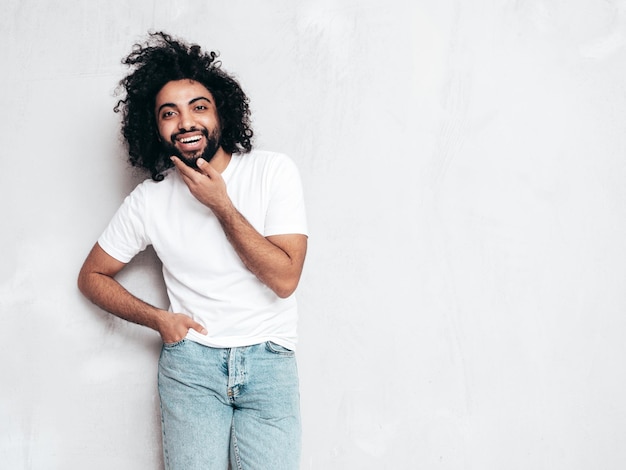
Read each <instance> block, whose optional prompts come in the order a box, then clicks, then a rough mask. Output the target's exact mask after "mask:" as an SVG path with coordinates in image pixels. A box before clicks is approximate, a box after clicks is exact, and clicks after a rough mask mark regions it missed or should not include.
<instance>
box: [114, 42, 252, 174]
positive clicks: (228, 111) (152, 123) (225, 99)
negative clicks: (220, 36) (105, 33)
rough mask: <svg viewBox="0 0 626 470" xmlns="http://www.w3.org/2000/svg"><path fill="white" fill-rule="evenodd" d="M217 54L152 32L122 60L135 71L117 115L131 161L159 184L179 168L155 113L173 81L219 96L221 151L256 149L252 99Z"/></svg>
mask: <svg viewBox="0 0 626 470" xmlns="http://www.w3.org/2000/svg"><path fill="white" fill-rule="evenodd" d="M217 56H218V53H216V52H203V51H202V49H201V48H200V46H198V45H197V44H187V43H185V42H183V41H181V40H179V39H173V38H172V37H171V36H169V35H168V34H166V33H164V32H154V33H149V37H148V40H147V41H146V43H145V44H143V45H142V44H135V45H134V46H133V50H132V52H131V53H130V54H129V55H128V56H127V57H125V58H124V59H122V63H123V64H125V65H127V66H129V67H131V68H133V69H134V70H133V71H132V72H131V73H130V74H129V75H128V76H126V77H125V78H123V79H122V80H120V82H119V88H118V92H125V95H126V96H125V97H124V98H123V99H120V100H119V101H118V102H117V104H116V106H115V108H114V111H115V112H116V113H117V112H121V113H122V135H123V137H124V139H125V141H126V144H127V147H128V155H129V156H128V161H129V162H130V164H131V165H132V166H135V167H140V168H143V169H146V170H148V171H149V172H150V174H151V176H152V179H153V180H155V181H161V180H162V179H163V178H164V176H163V172H164V171H165V170H167V169H168V168H171V167H172V166H173V164H172V162H171V161H170V158H169V155H168V154H166V153H164V152H163V148H162V145H161V143H160V142H159V138H158V130H157V126H156V117H155V114H154V103H155V98H156V95H157V94H158V92H159V91H160V90H161V88H163V86H164V85H165V84H167V83H168V82H170V81H174V80H182V79H191V80H194V81H197V82H199V83H201V84H202V85H204V87H206V88H207V89H208V90H209V91H210V92H211V93H212V94H213V98H215V104H216V107H217V112H218V115H219V118H220V122H221V125H222V137H221V140H220V145H221V147H222V148H223V149H224V150H225V151H226V152H228V153H247V152H250V150H252V136H253V132H252V127H251V124H250V107H249V100H248V97H247V96H246V94H245V93H244V92H243V90H242V89H241V86H240V85H239V83H238V82H237V81H236V80H235V79H234V78H233V77H232V76H230V75H229V74H227V73H226V72H224V71H223V70H222V69H221V65H222V64H221V62H220V61H218V60H216V58H217ZM120 88H122V89H123V91H122V90H120Z"/></svg>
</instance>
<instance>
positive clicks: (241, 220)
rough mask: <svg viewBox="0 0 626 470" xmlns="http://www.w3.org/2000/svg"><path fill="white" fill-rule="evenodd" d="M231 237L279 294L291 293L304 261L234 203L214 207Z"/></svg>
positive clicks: (257, 273) (258, 274)
mask: <svg viewBox="0 0 626 470" xmlns="http://www.w3.org/2000/svg"><path fill="white" fill-rule="evenodd" d="M214 214H215V215H216V217H217V219H218V220H219V222H220V224H221V226H222V228H223V230H224V233H225V234H226V237H227V238H228V241H229V242H230V243H231V245H232V246H233V248H234V249H235V251H236V252H237V254H238V256H239V258H240V259H241V261H242V262H243V263H244V265H245V266H246V267H247V268H248V269H249V270H250V271H251V272H252V273H253V274H254V275H255V276H256V277H257V278H258V279H259V280H260V281H261V282H262V283H264V284H265V285H267V286H268V287H269V288H270V289H272V290H273V291H274V292H275V293H276V294H277V295H278V296H279V297H288V296H289V295H291V293H292V292H293V291H294V290H295V288H296V286H297V285H298V281H299V279H300V273H301V270H302V263H301V261H300V260H297V259H294V258H293V257H292V256H290V255H289V253H288V252H287V251H285V250H284V249H282V248H281V247H280V246H277V245H276V244H275V243H272V242H271V241H270V240H268V239H267V238H265V237H264V236H263V235H261V234H260V233H259V232H258V231H257V230H256V229H255V228H254V227H253V226H252V225H251V224H250V223H249V222H248V221H247V220H246V218H245V217H244V216H243V215H242V214H241V213H240V212H239V211H238V210H237V209H236V208H235V207H234V206H233V205H232V203H230V204H227V205H225V206H224V207H222V208H220V209H214Z"/></svg>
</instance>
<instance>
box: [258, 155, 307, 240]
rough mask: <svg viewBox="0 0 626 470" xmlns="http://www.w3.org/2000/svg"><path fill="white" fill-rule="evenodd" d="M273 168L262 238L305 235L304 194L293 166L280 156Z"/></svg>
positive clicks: (289, 161)
mask: <svg viewBox="0 0 626 470" xmlns="http://www.w3.org/2000/svg"><path fill="white" fill-rule="evenodd" d="M274 163H275V164H274V166H273V169H272V170H273V174H272V178H271V181H272V185H271V192H270V200H269V205H268V208H267V212H266V216H265V230H264V232H265V233H264V235H265V236H269V235H286V234H292V233H298V234H303V235H308V226H307V220H306V210H305V204H304V194H303V190H302V181H301V179H300V173H299V172H298V168H297V167H296V165H295V163H294V162H293V161H292V160H291V159H290V158H288V157H287V156H285V155H280V157H279V158H277V159H276V161H275V162H274Z"/></svg>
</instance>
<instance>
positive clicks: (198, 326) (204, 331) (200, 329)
mask: <svg viewBox="0 0 626 470" xmlns="http://www.w3.org/2000/svg"><path fill="white" fill-rule="evenodd" d="M191 327H192V328H193V329H194V330H196V331H197V332H198V333H200V334H203V335H206V334H209V332H208V331H207V329H206V328H205V327H203V326H202V325H201V324H200V323H195V322H194V324H193V325H192V326H191Z"/></svg>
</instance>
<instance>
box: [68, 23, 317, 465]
mask: <svg viewBox="0 0 626 470" xmlns="http://www.w3.org/2000/svg"><path fill="white" fill-rule="evenodd" d="M123 62H124V63H125V64H127V65H129V66H131V67H132V68H133V70H132V71H131V72H130V73H129V75H128V76H127V77H125V78H124V79H123V80H122V81H121V82H120V85H121V87H122V89H123V90H124V91H125V97H124V99H122V100H120V101H119V102H118V104H117V106H116V109H115V111H116V112H117V111H121V112H122V116H123V126H122V133H123V135H124V137H125V140H126V143H127V144H128V150H129V155H130V156H129V160H130V162H131V163H132V164H133V165H134V166H138V167H141V168H144V169H146V170H148V171H149V172H150V174H151V177H152V178H151V179H147V180H146V181H144V182H143V183H141V184H139V185H138V186H137V188H135V190H134V191H133V192H132V193H131V194H130V195H129V196H128V197H127V198H126V200H125V201H124V203H123V204H122V206H121V207H120V208H119V210H118V211H117V213H116V214H115V216H114V217H113V219H112V220H111V222H110V224H109V225H108V227H107V228H106V229H105V231H104V233H103V234H102V235H101V236H100V238H99V239H98V241H97V243H96V244H95V246H94V247H93V249H92V250H91V252H90V253H89V255H88V257H87V259H86V260H85V263H84V265H83V267H82V269H81V272H80V274H79V278H78V285H79V288H80V290H81V292H83V294H84V295H85V296H86V297H87V298H89V299H90V300H91V301H92V302H94V303H95V304H97V305H98V306H100V307H102V308H103V309H105V310H107V311H109V312H111V313H112V314H114V315H116V316H118V317H121V318H123V319H125V320H128V321H131V322H134V323H138V324H140V325H145V326H147V327H150V328H152V329H154V330H156V331H157V332H158V333H159V334H160V335H161V339H162V341H163V348H162V352H161V356H160V359H159V373H158V381H159V394H160V398H161V413H162V430H163V449H164V458H165V467H166V468H167V469H180V470H193V469H203V470H206V469H220V470H225V469H226V468H227V467H228V465H229V464H230V466H231V467H232V468H233V469H250V470H262V469H271V470H278V469H290V470H292V469H296V468H298V465H299V455H300V415H299V392H298V377H297V368H296V362H295V356H294V348H295V344H296V321H297V310H296V302H295V299H294V297H293V296H292V293H293V292H294V290H295V288H296V286H297V284H298V281H299V279H300V274H301V272H302V266H303V263H304V258H305V253H306V247H307V227H306V219H305V213H304V203H303V198H302V189H301V184H300V179H299V175H298V172H297V170H296V168H295V166H294V164H293V163H292V161H291V160H290V159H289V158H287V157H286V156H284V155H282V154H276V153H271V152H262V151H257V150H252V145H251V138H252V135H253V133H252V130H251V128H250V120H249V114H250V112H249V107H248V98H247V97H246V95H245V94H244V92H243V91H242V90H241V88H240V86H239V84H238V83H237V82H236V80H234V79H233V78H232V77H231V76H229V75H228V74H226V73H225V72H224V71H222V70H221V68H220V65H221V64H220V62H218V61H216V54H215V53H213V52H211V53H205V52H203V51H202V50H201V48H200V47H199V46H197V45H188V44H186V43H184V42H182V41H179V40H175V39H173V38H171V37H170V36H168V35H166V34H164V33H154V34H151V35H150V38H149V39H148V41H147V42H146V43H145V44H143V45H136V46H135V48H134V49H133V51H132V52H131V53H130V55H128V57H126V58H125V59H124V61H123ZM150 244H151V245H152V246H153V247H154V250H155V252H156V253H157V255H158V256H159V258H160V260H161V261H162V264H163V275H164V280H165V284H166V287H167V292H168V296H169V300H170V303H171V305H170V308H169V310H168V311H165V310H162V309H159V308H156V307H154V306H152V305H149V304H147V303H146V302H144V301H142V300H140V299H138V298H137V297H135V296H134V295H132V294H131V293H130V292H128V291H127V290H126V289H125V288H124V287H122V286H121V285H120V284H119V283H118V282H117V281H116V280H115V276H116V274H117V273H118V272H120V270H121V269H122V268H123V267H124V266H125V264H126V263H128V262H129V261H130V260H131V259H132V258H133V257H134V256H135V255H136V254H137V253H139V252H140V251H142V250H143V249H145V248H146V246H148V245H150Z"/></svg>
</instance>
